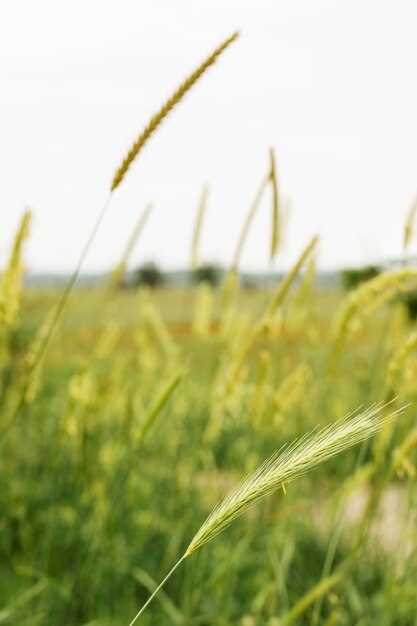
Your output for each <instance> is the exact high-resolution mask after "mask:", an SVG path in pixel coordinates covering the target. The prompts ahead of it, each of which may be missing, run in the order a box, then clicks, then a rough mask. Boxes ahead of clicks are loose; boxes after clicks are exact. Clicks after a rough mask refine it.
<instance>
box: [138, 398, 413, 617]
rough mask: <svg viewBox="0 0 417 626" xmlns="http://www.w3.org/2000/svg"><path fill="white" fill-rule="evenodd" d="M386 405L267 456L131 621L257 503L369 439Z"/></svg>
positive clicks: (212, 516) (221, 506)
mask: <svg viewBox="0 0 417 626" xmlns="http://www.w3.org/2000/svg"><path fill="white" fill-rule="evenodd" d="M385 406H386V405H383V404H377V405H373V406H371V407H369V408H368V409H367V410H365V411H363V412H361V413H357V414H353V416H350V417H348V418H345V419H342V420H339V421H337V422H335V423H333V424H330V425H328V426H326V427H324V428H322V429H321V430H316V431H313V433H310V434H306V435H304V436H303V437H301V438H299V439H296V440H295V441H293V442H292V443H290V444H287V445H286V446H284V447H283V448H281V449H280V450H278V451H277V452H276V453H275V454H273V455H272V456H271V457H270V458H269V459H267V460H266V461H265V462H264V463H263V464H262V465H261V466H260V467H259V468H258V469H257V470H256V471H255V472H254V473H253V474H251V475H250V476H249V477H248V478H247V479H246V480H244V481H243V482H242V483H241V484H240V485H238V486H237V487H236V488H235V489H234V490H233V491H232V492H231V493H229V495H227V496H226V497H225V499H224V500H223V501H222V502H220V504H218V505H217V506H216V507H215V509H214V510H213V512H212V513H211V514H210V515H209V516H208V518H207V519H206V520H205V522H203V524H202V526H200V528H199V530H198V531H197V533H196V534H195V535H194V537H193V538H192V540H191V542H190V544H189V545H188V547H187V549H186V550H185V552H184V554H183V555H182V556H181V558H180V559H179V560H178V561H177V563H176V564H175V565H174V566H173V568H172V569H171V570H170V571H169V573H168V574H167V575H166V577H165V578H164V579H163V581H162V582H161V583H160V585H159V586H158V587H157V588H156V589H155V591H154V592H153V593H152V595H151V596H150V597H149V598H148V600H147V601H146V602H145V604H144V605H143V606H142V608H141V609H140V611H139V612H138V613H137V615H136V616H135V617H134V618H133V620H132V621H131V622H130V624H129V626H133V624H134V623H135V622H136V620H137V619H138V618H139V616H140V615H141V614H142V613H143V611H144V610H145V609H146V607H147V606H148V605H149V604H150V602H151V601H152V599H153V598H154V597H155V595H156V594H157V593H158V591H159V590H160V589H161V588H162V586H163V585H164V584H165V582H166V581H167V580H168V579H169V578H170V577H171V576H172V574H173V573H174V571H175V570H176V569H177V567H178V566H179V565H180V564H181V563H182V562H183V561H184V560H185V559H186V558H188V557H189V556H191V555H192V554H193V553H194V552H196V551H197V550H199V549H200V548H201V547H202V546H204V545H205V544H206V543H208V542H209V541H211V540H212V539H214V538H215V537H217V535H219V534H220V533H221V532H223V530H225V529H226V528H227V527H228V526H230V524H231V523H232V522H234V521H235V519H237V518H238V517H240V516H241V515H242V514H243V513H245V512H246V511H247V510H248V509H249V508H251V507H252V506H254V505H255V504H256V503H257V502H259V501H260V500H262V499H264V498H265V497H267V496H269V495H271V494H272V493H273V492H275V491H276V490H277V489H279V488H280V487H281V488H282V486H283V485H285V484H287V483H289V482H291V481H293V480H295V479H296V478H298V477H300V476H302V475H304V474H306V473H307V472H309V471H310V470H312V469H314V468H315V467H317V466H318V465H319V464H321V463H323V462H325V461H328V460H329V459H331V458H332V457H334V456H335V455H337V454H339V453H340V452H343V451H344V450H347V449H349V448H351V447H352V446H354V445H356V444H358V443H360V442H362V441H365V440H366V439H368V438H369V437H371V436H373V435H374V434H375V433H377V432H378V431H379V429H380V428H381V427H382V426H383V425H384V424H385V423H386V422H387V421H389V420H391V419H393V417H394V415H396V414H397V413H399V412H400V411H401V409H400V411H397V412H394V413H392V414H391V415H384V414H383V415H382V417H381V413H382V412H383V410H384V409H385Z"/></svg>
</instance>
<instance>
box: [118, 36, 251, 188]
mask: <svg viewBox="0 0 417 626" xmlns="http://www.w3.org/2000/svg"><path fill="white" fill-rule="evenodd" d="M238 37H239V33H238V32H236V33H234V34H233V35H231V37H228V38H227V39H225V40H224V41H223V42H222V43H221V44H220V45H219V46H218V47H217V48H216V49H215V50H213V52H212V53H211V54H210V55H209V56H208V57H207V58H206V59H205V60H204V61H203V62H202V63H201V65H199V66H198V67H197V68H196V69H195V70H194V72H192V74H190V75H189V76H187V78H186V79H185V80H184V81H183V82H182V83H181V85H180V86H179V87H178V88H177V89H176V91H175V92H174V93H173V94H172V96H171V97H170V98H168V100H166V102H164V104H163V105H162V107H161V108H160V109H159V111H158V112H157V113H155V115H153V116H152V117H151V119H150V120H149V122H148V124H147V125H146V126H145V128H144V129H143V131H142V132H141V133H140V135H139V136H138V138H137V139H136V141H135V142H134V144H133V145H132V147H131V148H130V150H129V152H128V153H127V155H126V156H125V158H124V159H123V161H122V163H121V165H120V166H119V167H118V168H117V170H116V173H115V175H114V177H113V180H112V183H111V188H110V189H111V191H114V190H115V189H117V187H118V186H119V185H120V183H121V182H122V180H123V179H124V177H125V176H126V173H127V171H128V169H129V167H130V166H131V165H132V163H133V161H134V160H135V159H136V157H137V156H138V154H139V152H140V150H142V148H143V147H144V145H145V144H146V143H147V141H148V140H149V139H150V137H151V136H152V135H153V133H154V132H155V131H156V129H157V128H158V126H159V125H160V124H161V122H162V121H163V120H164V119H165V118H166V116H167V115H168V114H169V113H171V111H172V110H173V109H174V108H175V107H176V106H177V104H178V103H179V102H180V101H181V100H182V99H183V97H184V96H185V94H186V93H187V92H188V91H189V90H190V89H191V87H193V86H194V85H195V83H196V82H197V81H198V80H199V78H201V76H202V75H203V74H204V73H205V72H206V71H207V70H208V68H209V67H210V66H211V65H213V64H214V63H215V62H216V61H217V59H218V58H219V56H220V55H221V54H223V52H224V51H225V50H226V48H228V47H229V46H230V44H232V43H233V42H234V41H236V39H237V38H238Z"/></svg>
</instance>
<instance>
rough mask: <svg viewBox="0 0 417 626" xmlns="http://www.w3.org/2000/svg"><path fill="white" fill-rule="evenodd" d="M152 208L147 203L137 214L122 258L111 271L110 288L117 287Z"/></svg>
mask: <svg viewBox="0 0 417 626" xmlns="http://www.w3.org/2000/svg"><path fill="white" fill-rule="evenodd" d="M152 210H153V206H152V204H148V205H147V206H146V207H145V209H144V211H143V213H141V215H140V216H139V219H138V221H137V222H136V224H135V227H134V229H133V230H132V233H131V235H130V237H129V239H128V242H127V244H126V248H125V249H124V251H123V254H122V258H121V259H120V261H119V263H118V264H117V265H116V267H115V269H114V270H113V272H112V273H111V277H110V281H109V287H110V288H114V287H117V286H118V285H119V284H120V282H121V281H122V279H123V276H124V274H125V272H126V270H127V266H128V263H129V259H130V257H131V256H132V253H133V250H134V249H135V246H136V244H137V242H138V240H139V238H140V236H141V234H142V232H143V230H144V228H145V226H146V224H147V222H148V219H149V217H150V215H151V212H152Z"/></svg>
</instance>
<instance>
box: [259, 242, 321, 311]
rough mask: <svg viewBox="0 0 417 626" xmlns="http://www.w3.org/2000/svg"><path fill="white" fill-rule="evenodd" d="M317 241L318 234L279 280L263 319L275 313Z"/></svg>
mask: <svg viewBox="0 0 417 626" xmlns="http://www.w3.org/2000/svg"><path fill="white" fill-rule="evenodd" d="M318 242H319V238H318V236H317V235H316V236H314V237H313V238H312V239H311V241H309V243H308V244H307V245H306V247H305V248H304V250H303V251H302V252H301V254H300V256H299V257H298V259H297V262H296V263H295V264H294V265H293V266H292V268H291V269H290V271H289V272H288V273H287V274H286V276H285V278H284V279H283V280H282V281H281V282H280V284H279V286H278V289H277V291H276V292H275V295H274V297H273V298H272V300H271V302H270V304H269V307H268V309H267V311H266V314H265V321H268V320H270V319H271V318H272V317H273V315H274V314H275V313H276V311H277V309H278V307H280V306H281V304H282V302H283V301H284V300H285V298H286V296H287V293H288V292H289V290H290V289H291V286H292V285H293V283H294V281H295V279H296V278H297V276H298V274H299V273H300V271H301V268H302V267H303V265H304V263H305V262H306V261H307V259H308V258H310V255H311V254H312V252H313V251H314V250H315V248H316V246H317V244H318Z"/></svg>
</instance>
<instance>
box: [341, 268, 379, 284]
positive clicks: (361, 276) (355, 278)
mask: <svg viewBox="0 0 417 626" xmlns="http://www.w3.org/2000/svg"><path fill="white" fill-rule="evenodd" d="M380 273H381V269H380V268H379V267H378V266H376V265H366V266H364V267H358V268H355V269H354V268H346V269H344V270H342V271H341V272H340V279H341V282H342V287H343V288H344V289H346V290H349V289H354V288H355V287H357V286H358V285H360V284H361V283H364V282H366V281H367V280H370V279H371V278H375V276H378V274H380Z"/></svg>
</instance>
